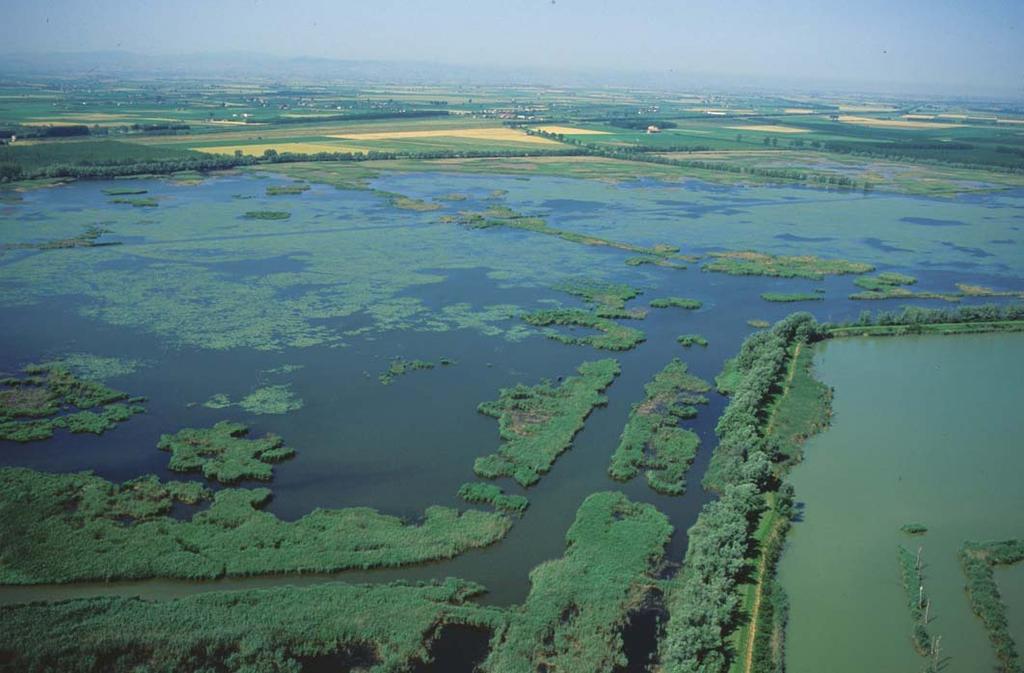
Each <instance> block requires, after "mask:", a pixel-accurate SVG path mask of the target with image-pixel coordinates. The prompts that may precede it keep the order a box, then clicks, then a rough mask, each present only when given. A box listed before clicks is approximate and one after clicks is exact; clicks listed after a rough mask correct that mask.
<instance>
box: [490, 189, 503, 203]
mask: <svg viewBox="0 0 1024 673" xmlns="http://www.w3.org/2000/svg"><path fill="white" fill-rule="evenodd" d="M506 196H508V190H507V189H492V190H491V191H490V193H489V194H488V195H487V198H488V199H490V200H492V201H496V200H498V199H503V198H505V197H506Z"/></svg>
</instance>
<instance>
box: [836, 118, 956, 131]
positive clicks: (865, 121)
mask: <svg viewBox="0 0 1024 673" xmlns="http://www.w3.org/2000/svg"><path fill="white" fill-rule="evenodd" d="M839 121H841V122H843V123H845V124H860V125H861V126H875V127H878V128H896V129H955V128H957V127H958V126H960V124H946V123H943V122H924V121H914V120H910V119H875V118H874V117H857V116H854V115H839Z"/></svg>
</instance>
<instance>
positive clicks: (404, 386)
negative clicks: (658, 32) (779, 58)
mask: <svg viewBox="0 0 1024 673" xmlns="http://www.w3.org/2000/svg"><path fill="white" fill-rule="evenodd" d="M1022 120H1024V115H1022V114H1021V111H1020V110H1017V109H1015V108H1012V106H1005V105H997V104H995V103H990V102H986V101H983V100H979V101H977V102H971V103H967V102H965V101H963V100H959V99H958V100H955V101H949V102H941V101H935V100H931V99H929V100H914V99H908V100H902V99H901V100H896V99H894V98H891V97H881V98H879V97H874V98H867V97H861V96H853V95H850V96H848V97H846V98H839V97H832V96H824V95H822V96H815V97H811V96H803V95H801V96H797V95H785V96H784V95H778V96H768V95H753V94H737V95H717V94H716V95H710V94H697V93H692V92H688V91H676V92H669V91H664V90H659V89H653V88H652V89H646V88H642V87H638V88H629V89H627V88H614V87H605V88H596V87H595V88H589V89H588V88H585V87H569V86H557V87H556V86H541V85H530V86H527V85H510V86H497V85H483V84H468V83H467V84H449V85H420V86H417V85H411V84H401V83H392V84H386V85H385V84H380V83H365V82H364V83H358V84H357V83H351V82H335V81H331V80H324V81H318V82H316V83H309V82H304V81H294V82H290V83H289V82H286V81H271V80H270V79H259V78H251V79H244V78H238V79H237V81H236V80H234V79H232V78H221V79H217V80H212V79H211V80H204V79H198V78H192V77H181V78H176V79H164V78H152V79H145V78H140V79H132V78H124V79H123V80H118V81H103V82H95V81H89V82H83V83H75V82H72V81H68V80H56V79H49V78H44V77H39V78H30V77H24V78H14V79H9V80H4V81H3V83H2V84H0V131H2V133H0V138H2V139H4V144H3V145H0V181H2V182H0V310H2V311H3V315H4V330H3V332H2V334H0V345H2V348H0V372H2V376H0V622H2V623H3V624H4V626H5V628H4V629H0V631H2V633H0V670H18V671H46V670H83V671H84V670H90V666H91V664H90V663H89V662H93V661H97V660H103V661H107V662H110V666H109V670H111V671H132V670H137V669H138V667H139V666H142V665H147V666H149V667H150V668H152V669H153V670H168V671H170V670H180V669H182V668H190V669H196V670H199V669H204V670H206V669H209V670H225V671H255V670H288V671H319V670H352V671H375V672H377V671H380V672H383V671H388V672H391V671H394V672H398V671H410V670H412V671H417V672H419V673H427V672H430V671H434V672H437V673H441V672H443V673H471V672H472V671H483V672H485V673H487V672H490V673H506V672H507V671H511V672H513V673H515V672H518V671H522V672H523V673H531V672H534V671H538V670H547V669H550V670H552V671H554V670H558V671H566V672H576V671H578V672H579V673H594V672H595V671H603V672H606V673H661V672H665V673H668V672H669V671H672V672H675V671H698V670H699V671H707V672H715V673H740V672H742V673H748V672H751V671H766V670H781V669H780V668H779V667H780V666H781V665H782V664H783V663H784V664H785V667H786V670H789V671H792V672H795V673H804V672H808V673H809V672H810V671H818V670H823V669H822V667H821V665H820V662H821V661H823V660H826V659H827V660H829V661H833V658H837V659H838V660H841V661H842V662H843V663H842V665H843V666H847V667H848V669H849V670H889V669H892V670H896V669H897V668H900V669H904V670H906V669H910V670H914V669H915V667H916V668H917V669H922V668H924V667H925V666H927V665H929V664H930V663H932V659H935V657H936V655H935V653H934V652H933V650H935V649H940V650H941V652H940V654H941V662H940V663H942V666H941V670H948V671H961V670H962V671H969V670H977V669H976V668H975V669H972V668H971V664H972V663H973V662H977V661H983V662H985V664H984V665H985V667H986V668H992V667H995V666H996V665H997V664H998V663H999V662H1001V661H1005V660H1008V659H1007V656H1008V655H1007V654H1006V652H1007V650H1006V646H1005V643H1006V642H1007V638H1006V636H1005V634H1004V633H1003V630H999V629H995V630H993V629H990V628H988V626H987V625H988V624H993V623H994V624H997V625H998V623H999V622H998V620H997V619H996V620H993V618H992V617H991V614H996V616H997V617H998V615H999V614H1002V613H1001V612H998V609H997V611H996V612H995V613H991V611H990V610H988V608H990V607H992V604H991V601H987V602H986V601H985V600H983V599H985V598H986V597H987V596H988V595H989V593H986V592H990V589H991V586H992V585H993V583H995V585H997V586H998V588H999V591H1000V593H1001V595H1002V596H1003V598H1004V602H1005V605H1004V606H1003V607H1004V608H1005V609H1004V612H1005V614H1006V615H1007V619H1008V621H1007V624H1008V626H1007V627H1006V629H1004V630H1005V631H1007V632H1009V633H1010V634H1011V635H1013V636H1014V637H1015V638H1016V643H1017V645H1018V646H1024V641H1021V640H1020V638H1021V637H1024V636H1020V635H1017V634H1020V624H1021V623H1022V619H1021V610H1022V606H1024V596H1020V595H1019V589H1020V587H1021V586H1022V583H1021V581H1020V577H1019V574H1020V573H1019V570H1020V567H1021V566H1020V564H1018V563H1016V562H1011V561H1012V559H1013V558H1016V557H1015V556H1014V555H1013V552H1014V550H1015V549H1016V547H1015V546H1013V544H1011V542H1006V541H1012V540H1019V539H1020V538H1022V537H1024V529H1022V528H1021V525H1022V524H1024V522H1022V521H1018V520H1017V519H1016V518H1015V517H1017V513H1018V512H1020V511H1021V505H1022V504H1024V503H1021V502H1019V489H1016V488H1014V479H1015V475H1016V474H1018V473H1019V470H1017V469H1014V468H1015V467H1021V466H1018V465H1017V463H1019V457H1017V456H1015V455H1014V453H1013V450H1012V449H1013V448H1014V446H1015V444H1014V442H1013V440H1014V439H1015V438H1017V437H1018V436H1019V435H1020V434H1021V430H1024V428H1021V427H1019V423H1018V416H1019V414H1016V413H1015V412H1014V410H1015V409H1016V408H1017V407H1019V400H1020V399H1021V395H1022V394H1024V391H1022V390H1020V389H1019V385H1018V383H1019V381H1021V380H1024V372H1018V371H1017V369H1019V367H1018V365H1019V363H1020V362H1022V361H1024V359H1022V358H1021V357H1020V356H1021V355H1022V353H1021V348H1022V335H1021V334H1020V333H1019V332H1021V331H1024V307H1022V305H1021V299H1022V297H1024V216H1022V214H1021V213H1022V212H1024V190H1022V187H1024V182H1022V181H1024V172H1022V171H1024V154H1022V153H1024V136H1022V135H1021V134H1022V133H1024V131H1022V130H1021V126H1020V124H1018V123H1017V122H1020V121H1022ZM11 136H14V137H15V139H14V141H13V142H11V140H10V138H11ZM936 408H939V409H941V410H942V412H941V416H942V421H943V422H942V423H935V422H932V421H931V420H930V418H931V416H934V414H935V413H936V412H935V409H936ZM965 418H967V419H970V422H964V419H965ZM865 419H869V420H865ZM907 419H911V420H909V421H908V420H907ZM965 447H967V448H965ZM872 484H882V485H885V487H884V488H882V487H879V488H872V487H871V485H872ZM908 525H909V526H910V528H909V529H908V530H909V531H910V532H907V531H906V530H903V527H905V526H908ZM917 526H923V527H924V528H925V529H926V530H924V531H921V530H919V529H918V527H917ZM995 542H1006V544H1001V546H1000V545H994V544H993V543H995ZM900 546H902V547H904V548H906V550H908V553H910V554H912V555H913V562H912V563H908V562H907V559H908V558H909V557H907V556H906V555H905V554H903V553H901V552H898V549H899V547H900ZM918 548H922V552H921V555H922V557H923V558H924V562H923V565H919V564H918V563H917V558H918V556H917V553H918ZM822 558H828V559H829V563H828V564H827V565H824V564H822V563H821V559H822ZM965 567H966V568H968V570H970V572H971V574H970V577H968V576H967V575H966V574H965V573H966V572H967V571H965V570H964V568H965ZM901 569H902V570H901ZM901 573H902V574H901ZM905 578H910V579H905ZM969 580H970V581H971V586H972V587H973V588H972V593H971V596H972V597H977V600H974V602H973V603H969V602H968V600H967V598H966V597H965V594H964V591H963V587H964V586H965V584H967V583H968V581H969ZM916 581H921V582H923V584H924V585H925V590H926V591H927V595H928V597H929V598H931V599H934V605H933V606H931V607H929V608H928V610H929V611H934V612H929V615H933V616H934V618H935V621H934V622H929V621H928V618H926V617H922V615H921V614H920V613H921V611H922V609H923V608H922V605H921V602H922V601H921V600H920V596H919V597H918V600H916V602H915V600H914V597H913V596H912V595H909V594H908V593H907V591H906V590H905V589H904V587H903V583H904V582H907V583H908V586H909V584H912V583H913V582H916ZM830 583H831V584H830ZM826 585H828V586H831V587H832V590H829V589H828V586H826ZM1015 587H1016V588H1015ZM910 593H911V594H912V593H913V592H910ZM787 595H788V599H787ZM908 595H909V598H908ZM972 600H973V599H972ZM979 605H980V606H982V607H981V608H977V607H972V606H979ZM787 606H788V612H787ZM823 613H828V614H830V615H835V616H836V618H835V619H833V620H826V619H822V618H821V614H823ZM990 613H991V614H990ZM354 615H355V616H356V617H358V618H355V617H354ZM861 623H869V624H870V633H869V632H868V631H866V630H859V629H860V628H861V627H859V626H858V627H855V626H854V625H855V624H861ZM126 625H128V626H127V627H126ZM917 626H922V627H925V628H924V631H923V632H919V631H918V630H917V629H916V627H917ZM864 628H865V629H866V628H867V627H864ZM172 632H173V637H172V636H170V635H168V634H171V633H172ZM42 633H47V634H50V633H56V634H59V637H53V638H46V639H41V638H40V634H42ZM993 633H995V636H993V635H992V634H993ZM866 634H867V635H866ZM939 636H941V641H937V640H936V639H937V638H938V637H939ZM865 639H869V640H871V641H872V642H877V643H878V645H877V646H876V647H872V648H865V647H864V646H863V644H864V641H865ZM937 642H941V646H939V647H938V648H937V646H936V643H937ZM1011 642H1012V641H1011ZM922 643H924V645H922ZM993 643H999V644H1000V645H997V646H994V645H993ZM915 647H918V648H919V649H920V648H921V647H924V648H925V649H926V650H927V651H926V654H927V656H922V655H921V654H920V653H919V651H916V650H915ZM999 647H1002V649H999ZM936 665H938V664H936ZM836 667H838V668H840V669H842V666H840V665H839V664H836ZM1006 670H1013V669H1011V668H1007V669H1006Z"/></svg>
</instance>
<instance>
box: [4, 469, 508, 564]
mask: <svg viewBox="0 0 1024 673" xmlns="http://www.w3.org/2000/svg"><path fill="white" fill-rule="evenodd" d="M183 492H184V493H185V494H186V495H187V497H185V496H182V495H181V494H182V493H183ZM200 494H201V497H200ZM270 497H271V492H270V490H268V489H266V488H257V489H245V488H226V489H222V490H219V491H217V492H216V493H214V494H212V495H210V494H209V493H208V492H206V491H203V490H202V489H201V488H200V487H199V485H197V484H184V485H182V484H177V483H175V482H170V483H166V484H162V483H160V482H159V481H158V480H157V479H156V477H153V476H148V477H142V478H140V479H136V480H133V481H130V482H126V483H124V484H120V485H119V484H114V483H111V482H109V481H107V480H105V479H103V478H101V477H98V476H95V475H92V474H89V473H78V474H48V473H44V472H36V471H34V470H29V469H24V468H0V511H3V512H4V516H3V517H0V538H2V539H3V540H4V563H3V564H0V583H4V584H38V583H65V582H79V581H108V580H118V579H144V578H150V577H167V578H180V579H192V580H195V579H213V578H217V577H223V576H225V575H233V576H237V575H258V574H268V573H315V572H336V571H340V570H347V569H352V568H378V567H395V566H402V565H409V564H412V563H421V562H423V561H433V560H438V559H445V558H451V557H453V556H456V555H458V554H460V553H462V552H464V551H466V550H468V549H474V548H477V547H484V546H486V545H489V544H491V543H493V542H496V541H497V540H500V539H501V538H502V537H504V536H505V534H506V533H507V532H508V529H509V526H511V520H510V519H509V518H508V517H507V516H506V515H504V514H500V513H497V512H484V511H479V510H467V511H465V512H461V513H460V512H458V511H457V510H455V509H452V508H449V507H428V508H427V510H426V512H425V513H424V516H423V519H422V521H421V522H419V523H416V524H410V523H407V522H405V521H403V520H401V519H399V518H398V517H394V516H388V515H385V514H381V513H379V512H377V511H376V510H373V509H370V508H367V507H350V508H345V509H317V510H314V511H313V512H311V513H310V514H307V515H306V516H304V517H302V518H300V519H298V520H297V521H282V520H280V519H278V518H277V517H276V516H274V515H273V514H271V513H269V512H265V511H262V509H261V508H262V506H263V505H264V504H266V503H267V502H268V501H269V500H270ZM200 499H202V500H210V499H212V502H210V507H209V509H206V510H204V511H201V512H197V513H196V514H194V515H193V516H192V517H191V519H185V520H181V519H177V518H173V517H171V516H168V514H169V512H170V508H171V505H172V503H173V501H174V500H180V501H182V502H197V501H198V500H200Z"/></svg>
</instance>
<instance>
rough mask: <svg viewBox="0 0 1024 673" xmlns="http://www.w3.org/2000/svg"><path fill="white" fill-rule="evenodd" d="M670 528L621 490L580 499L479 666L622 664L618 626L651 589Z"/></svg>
mask: <svg viewBox="0 0 1024 673" xmlns="http://www.w3.org/2000/svg"><path fill="white" fill-rule="evenodd" d="M671 535H672V525H671V524H670V523H669V522H668V519H667V517H666V516H665V515H664V514H662V513H661V512H659V511H658V510H657V509H655V508H654V507H653V506H652V505H649V504H646V503H637V502H631V501H630V500H629V499H627V498H626V496H625V495H623V494H621V493H610V492H601V493H595V494H593V495H591V496H589V497H587V499H586V500H584V501H583V504H582V505H581V506H580V508H579V510H578V511H577V512H576V520H575V521H574V522H573V524H572V526H571V527H570V528H569V531H568V533H566V536H565V539H566V550H565V554H564V555H563V556H562V558H560V559H555V560H553V561H546V562H544V563H542V564H541V565H539V566H537V567H536V568H534V569H533V570H532V571H531V572H530V582H531V588H530V594H529V596H528V597H527V599H526V603H525V604H524V605H523V606H522V607H521V608H518V609H514V610H513V611H512V612H511V614H510V615H509V616H510V621H509V625H508V629H507V631H506V632H505V634H504V637H503V638H502V639H501V640H500V641H499V642H498V643H496V644H495V645H494V648H493V650H492V651H491V655H490V657H489V658H488V659H487V662H486V664H485V666H484V668H485V669H486V670H488V671H501V673H534V672H535V671H542V670H548V671H565V672H567V673H592V672H594V671H611V670H615V669H616V668H617V667H618V666H624V665H625V664H626V657H625V655H624V654H623V651H624V646H623V639H622V632H623V629H624V627H625V625H626V623H627V621H628V620H629V615H630V613H631V612H632V611H634V610H636V609H638V608H640V607H641V606H642V605H643V604H644V602H645V601H647V600H648V599H650V598H651V597H652V595H654V594H655V588H654V587H655V586H656V584H657V579H656V578H657V576H658V573H659V572H660V570H661V566H662V563H663V561H664V557H665V545H666V543H667V542H668V540H669V537H670V536H671Z"/></svg>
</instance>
